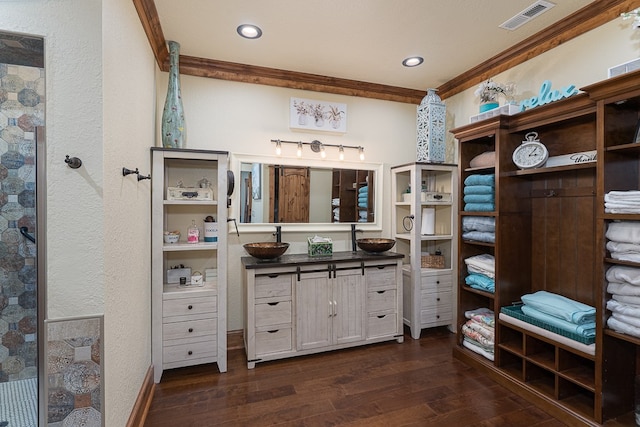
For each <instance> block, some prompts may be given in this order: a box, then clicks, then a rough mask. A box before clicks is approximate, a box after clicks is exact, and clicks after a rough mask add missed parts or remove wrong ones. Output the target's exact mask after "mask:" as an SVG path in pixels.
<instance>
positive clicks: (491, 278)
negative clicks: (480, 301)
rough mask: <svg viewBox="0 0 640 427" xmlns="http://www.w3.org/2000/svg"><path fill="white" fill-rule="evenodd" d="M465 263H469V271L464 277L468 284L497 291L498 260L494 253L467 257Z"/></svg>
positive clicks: (487, 290) (488, 290) (475, 287)
mask: <svg viewBox="0 0 640 427" xmlns="http://www.w3.org/2000/svg"><path fill="white" fill-rule="evenodd" d="M464 263H465V264H467V272H468V273H469V274H468V275H467V277H465V279H464V281H465V283H466V284H467V285H469V286H470V287H472V288H474V289H480V290H483V291H486V292H491V293H494V292H495V289H496V284H495V277H496V275H495V271H496V267H495V265H496V262H495V258H494V257H493V255H490V254H480V255H476V256H472V257H469V258H466V259H465V260H464Z"/></svg>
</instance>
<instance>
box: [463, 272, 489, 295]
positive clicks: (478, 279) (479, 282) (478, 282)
mask: <svg viewBox="0 0 640 427" xmlns="http://www.w3.org/2000/svg"><path fill="white" fill-rule="evenodd" d="M464 282H465V283H466V284H467V285H469V286H471V287H472V288H474V289H481V290H483V291H487V292H491V293H493V292H494V291H495V288H496V284H495V281H494V280H493V279H492V278H490V277H488V276H485V275H484V274H479V273H471V274H469V275H468V276H467V277H465V278H464Z"/></svg>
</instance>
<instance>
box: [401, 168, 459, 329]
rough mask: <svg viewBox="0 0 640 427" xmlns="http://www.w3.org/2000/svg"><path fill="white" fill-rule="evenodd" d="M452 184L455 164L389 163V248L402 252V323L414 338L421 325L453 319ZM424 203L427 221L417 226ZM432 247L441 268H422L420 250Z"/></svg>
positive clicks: (423, 252) (454, 236) (454, 240)
mask: <svg viewBox="0 0 640 427" xmlns="http://www.w3.org/2000/svg"><path fill="white" fill-rule="evenodd" d="M457 188H458V172H457V167H456V166H455V165H447V164H431V163H410V164H405V165H399V166H394V167H392V168H391V192H392V195H391V198H392V203H393V207H392V209H391V216H392V221H391V224H392V228H393V237H394V238H395V239H396V249H395V250H396V252H400V253H403V254H404V255H405V258H404V260H403V262H404V264H403V267H402V276H403V313H404V324H405V325H407V326H409V327H410V328H411V337H412V338H414V339H418V338H420V332H421V331H422V329H424V328H431V327H435V326H443V325H452V324H453V323H454V319H455V316H454V314H455V313H454V306H455V304H454V302H455V300H456V298H455V289H456V288H455V286H454V284H455V283H457V275H458V267H457V220H456V218H457V212H458V208H457V200H458V197H457V193H456V192H457ZM409 189H411V192H410V193H408V192H407V190H409ZM423 190H424V191H423ZM425 208H428V209H429V210H430V212H429V213H428V216H430V215H431V214H433V222H432V223H431V224H433V227H432V229H431V226H430V225H429V227H427V228H429V229H427V230H422V228H423V227H422V225H423V224H422V222H423V212H424V210H425ZM424 213H426V212H424ZM426 225H427V224H425V226H426ZM427 232H429V233H430V234H426V233H427ZM431 232H433V234H431ZM423 233H425V234H423ZM436 251H438V252H440V253H441V255H442V256H443V257H444V268H423V267H422V256H423V255H426V254H430V255H435V254H436Z"/></svg>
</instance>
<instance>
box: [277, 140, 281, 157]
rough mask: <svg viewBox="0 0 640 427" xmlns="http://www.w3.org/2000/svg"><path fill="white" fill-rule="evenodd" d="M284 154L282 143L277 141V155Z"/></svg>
mask: <svg viewBox="0 0 640 427" xmlns="http://www.w3.org/2000/svg"><path fill="white" fill-rule="evenodd" d="M281 154H282V146H281V145H280V141H276V155H277V156H279V155H281Z"/></svg>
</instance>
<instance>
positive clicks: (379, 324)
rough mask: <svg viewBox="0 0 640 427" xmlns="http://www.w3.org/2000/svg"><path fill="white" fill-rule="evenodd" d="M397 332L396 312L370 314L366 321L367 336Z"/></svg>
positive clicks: (374, 336) (381, 335) (372, 336)
mask: <svg viewBox="0 0 640 427" xmlns="http://www.w3.org/2000/svg"><path fill="white" fill-rule="evenodd" d="M397 332H398V315H397V313H392V312H389V313H379V314H370V315H369V320H368V322H367V338H376V337H383V336H389V335H395V334H396V333H397Z"/></svg>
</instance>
